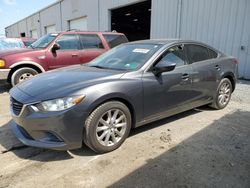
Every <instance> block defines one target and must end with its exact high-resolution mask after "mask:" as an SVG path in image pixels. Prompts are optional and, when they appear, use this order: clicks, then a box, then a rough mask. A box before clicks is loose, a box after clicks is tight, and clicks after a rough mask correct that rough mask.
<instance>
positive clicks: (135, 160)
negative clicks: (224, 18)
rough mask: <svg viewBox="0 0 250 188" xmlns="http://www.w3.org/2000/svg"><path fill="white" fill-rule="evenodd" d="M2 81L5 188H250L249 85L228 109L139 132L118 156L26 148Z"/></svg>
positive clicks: (0, 183)
mask: <svg viewBox="0 0 250 188" xmlns="http://www.w3.org/2000/svg"><path fill="white" fill-rule="evenodd" d="M7 91H8V85H5V84H4V83H0V188H1V187H25V188H26V187H218V188H221V187H222V188H223V187H232V188H235V187H246V188H249V187H250V82H248V81H239V84H238V85H237V88H236V90H235V92H234V93H233V96H232V100H231V102H230V104H229V105H228V107H227V108H225V109H223V110H220V111H216V110H211V109H210V108H207V107H201V108H198V109H194V110H190V111H188V112H185V113H182V114H179V115H176V116H173V117H170V118H166V119H163V120H161V121H157V122H155V123H151V124H148V125H145V126H143V127H140V128H137V129H135V130H132V132H131V135H130V137H129V138H128V139H127V140H126V141H125V143H124V144H123V145H122V146H121V147H120V148H119V149H117V150H116V151H114V152H111V153H108V154H104V155H96V154H95V153H93V152H92V151H91V150H89V149H88V148H86V147H83V149H79V150H74V151H65V152H59V151H51V150H46V149H38V148H32V147H26V146H23V145H22V144H21V143H20V142H19V141H18V140H17V139H16V138H15V136H14V135H13V134H12V132H11V131H10V129H9V126H8V123H9V121H10V120H11V117H10V114H9V109H8V108H9V95H8V93H7Z"/></svg>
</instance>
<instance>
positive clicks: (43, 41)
mask: <svg viewBox="0 0 250 188" xmlns="http://www.w3.org/2000/svg"><path fill="white" fill-rule="evenodd" d="M57 35H58V34H47V35H44V36H43V37H41V38H40V39H38V40H37V41H35V42H34V43H32V44H31V45H30V47H31V48H46V47H47V46H48V45H49V44H50V43H51V42H52V41H53V40H54V39H55V38H56V37H57Z"/></svg>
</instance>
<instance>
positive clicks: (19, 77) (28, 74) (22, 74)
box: [11, 67, 38, 86]
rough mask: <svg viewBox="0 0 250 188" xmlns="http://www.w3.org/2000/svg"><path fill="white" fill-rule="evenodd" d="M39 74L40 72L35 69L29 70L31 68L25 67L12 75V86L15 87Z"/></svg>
mask: <svg viewBox="0 0 250 188" xmlns="http://www.w3.org/2000/svg"><path fill="white" fill-rule="evenodd" d="M36 74H38V72H37V71H36V70H35V69H32V68H29V67H23V68H20V69H17V70H16V71H15V72H14V73H13V74H12V75H11V85H12V86H15V85H17V84H19V83H21V82H23V81H25V80H28V79H30V78H32V77H33V76H35V75H36Z"/></svg>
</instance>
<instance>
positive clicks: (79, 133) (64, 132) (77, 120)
mask: <svg viewBox="0 0 250 188" xmlns="http://www.w3.org/2000/svg"><path fill="white" fill-rule="evenodd" d="M12 103H13V102H12ZM12 105H13V104H12ZM11 113H12V118H13V121H12V122H11V124H10V125H11V128H12V130H13V132H14V134H15V135H16V137H17V138H18V139H19V140H20V141H21V142H22V143H23V144H25V145H28V146H34V147H40V148H47V149H55V150H70V149H77V148H80V147H81V146H82V141H83V128H84V122H85V119H86V118H87V113H85V112H83V111H82V110H81V108H80V107H79V106H75V107H73V108H71V109H69V110H65V111H60V112H46V113H44V112H35V111H34V110H32V108H31V107H30V105H24V106H23V107H22V110H21V112H20V114H18V115H17V114H16V113H15V111H13V108H11Z"/></svg>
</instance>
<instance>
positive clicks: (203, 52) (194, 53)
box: [185, 44, 210, 62]
mask: <svg viewBox="0 0 250 188" xmlns="http://www.w3.org/2000/svg"><path fill="white" fill-rule="evenodd" d="M185 46H186V49H187V55H188V56H189V58H190V60H191V62H198V61H204V60H207V59H210V57H209V54H208V49H207V48H206V47H203V46H199V45H193V44H188V45H185Z"/></svg>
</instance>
